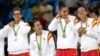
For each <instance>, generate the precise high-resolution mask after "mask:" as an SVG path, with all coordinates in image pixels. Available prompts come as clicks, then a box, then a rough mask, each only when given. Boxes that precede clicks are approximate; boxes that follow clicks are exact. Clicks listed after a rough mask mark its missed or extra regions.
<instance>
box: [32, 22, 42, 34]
mask: <svg viewBox="0 0 100 56" xmlns="http://www.w3.org/2000/svg"><path fill="white" fill-rule="evenodd" d="M33 24H34V26H33V30H34V31H35V32H38V33H40V32H41V31H42V25H41V23H40V22H39V21H36V22H34V23H33Z"/></svg>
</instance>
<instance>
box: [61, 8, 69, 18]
mask: <svg viewBox="0 0 100 56" xmlns="http://www.w3.org/2000/svg"><path fill="white" fill-rule="evenodd" d="M59 13H60V15H61V17H62V18H66V17H67V16H68V13H69V11H68V8H67V7H64V8H62V9H61V10H60V12H59Z"/></svg>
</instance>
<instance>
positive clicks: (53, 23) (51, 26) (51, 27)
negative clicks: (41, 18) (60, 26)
mask: <svg viewBox="0 0 100 56" xmlns="http://www.w3.org/2000/svg"><path fill="white" fill-rule="evenodd" d="M57 23H58V20H57V18H54V19H53V20H52V21H51V23H50V24H49V26H48V29H49V30H50V31H56V30H57Z"/></svg>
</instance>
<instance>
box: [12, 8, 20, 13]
mask: <svg viewBox="0 0 100 56" xmlns="http://www.w3.org/2000/svg"><path fill="white" fill-rule="evenodd" d="M16 10H18V11H20V13H21V14H22V10H21V8H20V7H15V8H14V9H13V14H14V11H16Z"/></svg>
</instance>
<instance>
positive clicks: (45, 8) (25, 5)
mask: <svg viewBox="0 0 100 56" xmlns="http://www.w3.org/2000/svg"><path fill="white" fill-rule="evenodd" d="M62 3H65V4H66V5H67V6H68V7H69V10H70V14H71V15H76V14H77V13H76V11H77V8H78V7H79V6H84V7H86V8H87V9H90V8H92V7H95V6H97V7H98V8H100V0H0V28H2V27H3V26H4V25H6V24H7V23H8V22H10V21H11V20H13V13H12V9H13V8H14V7H16V6H18V7H20V8H21V9H22V14H23V20H24V21H25V22H28V20H29V19H35V18H37V19H39V20H40V21H41V23H42V25H43V28H44V29H47V26H48V24H49V23H50V22H51V20H52V19H53V17H54V16H55V15H56V14H57V11H58V9H57V8H58V5H59V4H62ZM6 48H7V39H5V54H7V51H6ZM6 56H7V55H6Z"/></svg>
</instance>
